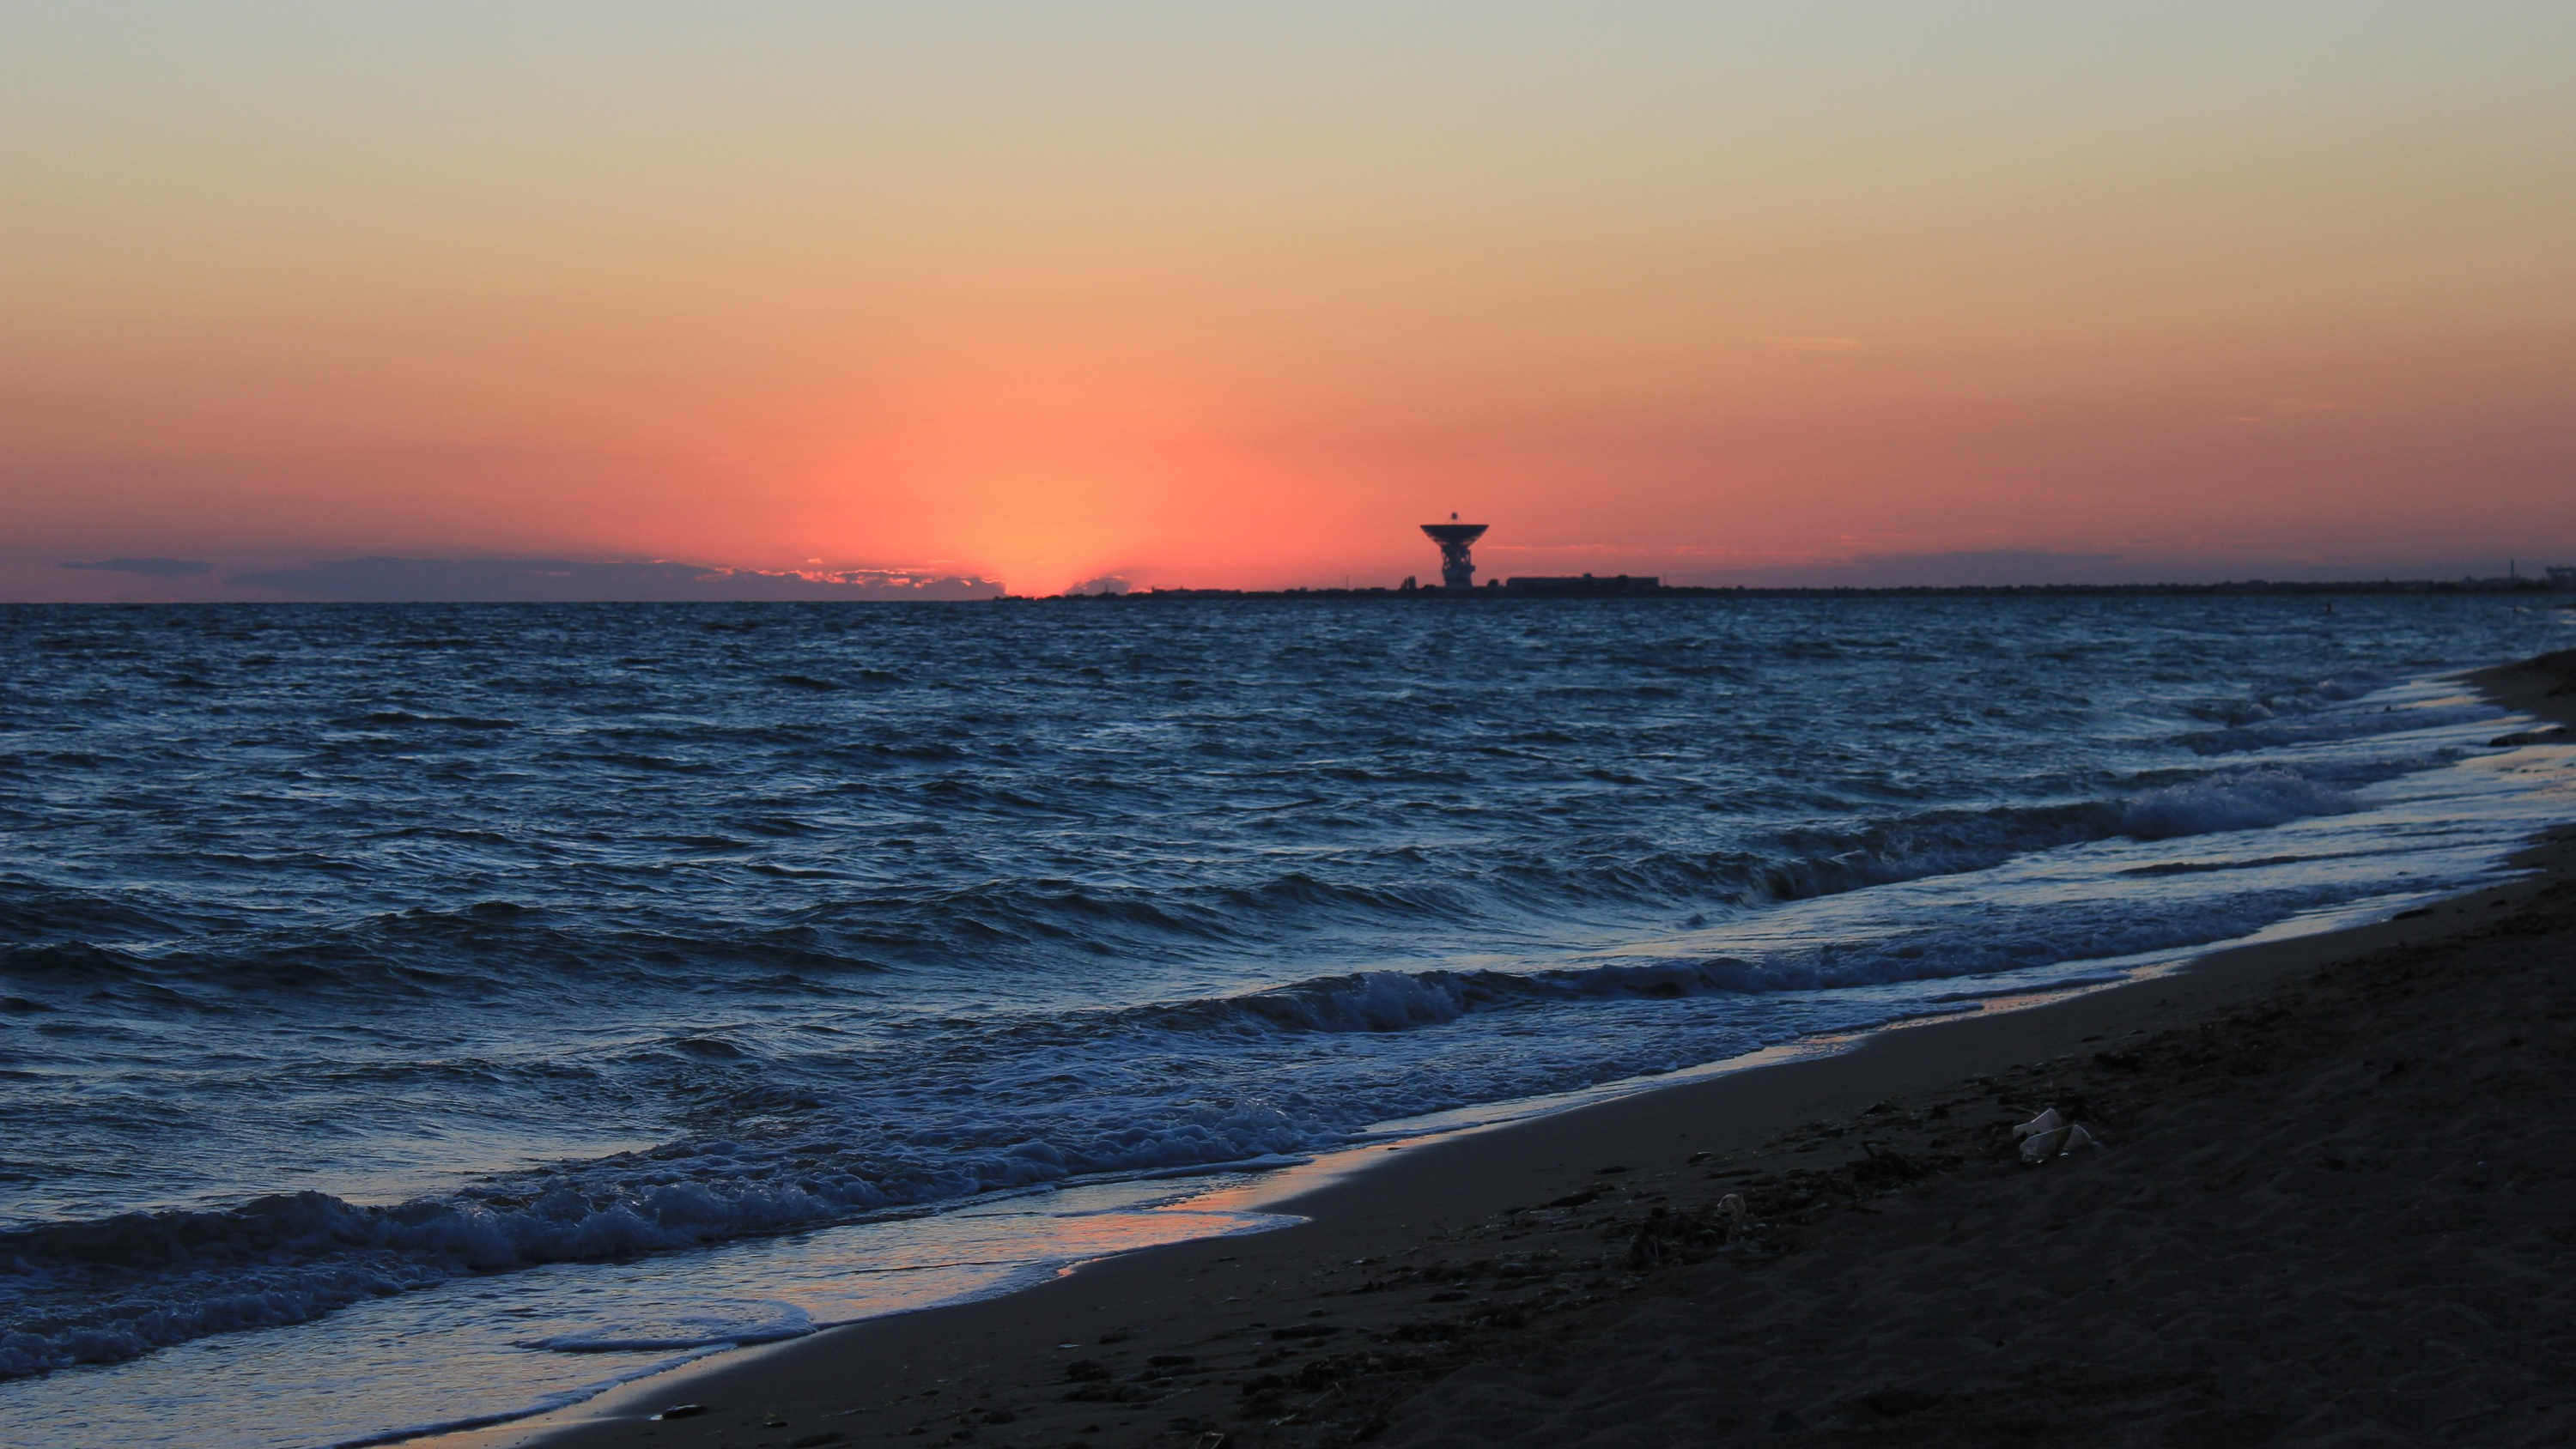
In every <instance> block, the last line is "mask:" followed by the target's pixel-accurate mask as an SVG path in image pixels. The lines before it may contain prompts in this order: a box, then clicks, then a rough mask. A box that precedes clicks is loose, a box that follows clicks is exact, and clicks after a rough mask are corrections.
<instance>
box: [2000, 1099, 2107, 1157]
mask: <svg viewBox="0 0 2576 1449" xmlns="http://www.w3.org/2000/svg"><path fill="white" fill-rule="evenodd" d="M2013 1140H2014V1141H2016V1142H2019V1143H2020V1144H2021V1160H2022V1164H2023V1165H2024V1166H2027V1167H2037V1166H2038V1165H2039V1164H2041V1163H2043V1162H2046V1161H2047V1160H2048V1159H2050V1158H2052V1157H2059V1156H2063V1155H2064V1154H2066V1153H2069V1152H2074V1151H2077V1150H2079V1149H2081V1148H2086V1147H2096V1146H2099V1145H2101V1141H2102V1137H2101V1134H2100V1133H2098V1132H2096V1131H2094V1130H2093V1129H2092V1128H2090V1127H2087V1126H2085V1125H2084V1124H2083V1123H2081V1122H2070V1121H2068V1120H2067V1119H2066V1117H2065V1115H2064V1114H2062V1113H2060V1112H2059V1111H2058V1110H2057V1109H2056V1108H2055V1107H2051V1108H2049V1109H2048V1110H2047V1111H2045V1112H2042V1113H2040V1114H2039V1115H2038V1116H2036V1117H2033V1118H2031V1119H2030V1120H2029V1121H2027V1122H2024V1123H2022V1124H2021V1125H2020V1126H2018V1127H2015V1128H2014V1129H2013Z"/></svg>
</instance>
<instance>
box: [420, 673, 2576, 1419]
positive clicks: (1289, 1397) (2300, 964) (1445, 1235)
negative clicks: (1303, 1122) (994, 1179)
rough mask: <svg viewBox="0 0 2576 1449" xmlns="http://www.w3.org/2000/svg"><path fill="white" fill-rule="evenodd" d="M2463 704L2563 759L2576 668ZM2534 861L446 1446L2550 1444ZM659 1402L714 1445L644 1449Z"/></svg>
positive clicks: (2558, 1333)
mask: <svg viewBox="0 0 2576 1449" xmlns="http://www.w3.org/2000/svg"><path fill="white" fill-rule="evenodd" d="M2477 682H2478V683H2479V684H2480V685H2481V686H2482V687H2485V688H2487V689H2488V690H2489V691H2490V692H2492V693H2494V694H2495V695H2496V696H2497V697H2498V698H2499V699H2501V700H2503V701H2504V702H2506V703H2509V704H2512V705H2514V706H2515V707H2517V708H2523V709H2530V710H2534V711H2536V712H2541V713H2544V714H2546V715H2547V716H2549V717H2550V718H2553V719H2557V720H2561V721H2565V720H2569V719H2571V718H2576V652H2572V653H2570V654H2564V655H2553V656H2549V657H2548V658H2546V659H2543V660H2538V661H2532V662H2531V663H2530V664H2528V665H2524V666H2517V667H2515V668H2514V669H2511V670H2502V671H2489V672H2487V673H2486V674H2483V675H2480V676H2478V677H2477ZM2526 863H2527V864H2529V865H2530V866H2531V867H2533V868H2534V870H2535V872H2536V874H2535V875H2534V876H2533V877H2531V878H2528V879H2526V880H2523V881H2518V882H2516V883H2514V884H2512V885H2509V886H2505V887H2501V888H2499V889H2496V890H2491V891H2486V892H2480V893H2477V894H2475V895H2471V896H2465V897H2462V898H2459V899H2457V900H2453V901H2448V902H2444V903H2442V904H2441V905H2439V906H2437V907H2434V908H2432V909H2430V910H2426V911H2413V912H2408V913H2406V914H2405V915H2404V916H2402V917H2400V918H2399V919H2396V920H2392V921H2388V922H2384V923H2380V924H2376V925H2371V926H2366V927H2362V928H2359V929H2355V930H2349V931H2343V932H2337V933H2334V934H2332V935H2325V936H2315V937H2309V938H2305V939H2300V940H2292V941H2284V942H2277V943H2271V944H2266V945H2261V946H2256V947H2250V948H2245V949H2241V950H2236V951H2229V952H2223V953H2219V954H2216V955H2213V956H2210V957H2206V958H2203V959H2202V960H2200V961H2198V962H2196V963H2194V964H2193V966H2192V967H2191V968H2190V969H2188V970H2187V971H2183V972H2180V973H2177V974H2173V975H2168V976H2164V977H2160V978H2156V979H2150V980H2144V981H2138V982H2133V983H2130V984H2126V985H2122V986H2117V987H2112V988H2108V989H2102V990H2095V991H2092V992H2090V993H2088V994H2084V995H2079V996H2075V997H2072V998H2068V999H2063V1000H2058V1001H2054V1002H2051V1003H2048V1004H2044V1005H2038V1006H2034V1007H2031V1008H2029V1009H2026V1010H2018V1011H2009V1012H2005V1011H1992V1010H1990V1011H1987V1012H1982V1013H1979V1014H1977V1015H1974V1016H1969V1017H1965V1018H1945V1019H1942V1020H1939V1021H1936V1022H1932V1023H1926V1024H1921V1025H1916V1026H1911V1027H1906V1028H1901V1029H1897V1030H1892V1031H1887V1032H1883V1033H1880V1034H1878V1035H1876V1036H1873V1037H1871V1038H1868V1039H1866V1040H1865V1041H1863V1042H1862V1043H1861V1044H1859V1045H1858V1046H1856V1047H1855V1048H1853V1049H1852V1050H1850V1051H1848V1052H1844V1053H1841V1054H1838V1055H1832V1056H1826V1057H1822V1058H1816V1059H1809V1060H1801V1061H1792V1062H1788V1063H1784V1064H1779V1065H1770V1066H1762V1067H1757V1068H1753V1069H1750V1070H1745V1071H1741V1072H1736V1073H1732V1074H1726V1075H1721V1076H1716V1077H1713V1078H1708V1079H1704V1080H1699V1081H1694V1082H1690V1083H1686V1084H1682V1085H1677V1086H1673V1087H1669V1088H1665V1089H1662V1090H1656V1091H1651V1092H1646V1093H1641V1094H1639V1095H1635V1096H1631V1097H1626V1098H1621V1099H1616V1100H1612V1101H1608V1102H1604V1103H1600V1104H1597V1105H1593V1106H1588V1107H1583V1108H1579V1109H1576V1110H1572V1111H1568V1112H1565V1113H1561V1114H1558V1115H1555V1116H1550V1117H1544V1118H1540V1119H1536V1120H1532V1121H1526V1122H1522V1123H1518V1124H1514V1125H1511V1126H1508V1127H1503V1128H1498V1129H1494V1130H1491V1131H1485V1132H1478V1133H1471V1134H1464V1135H1460V1136H1457V1137H1452V1138H1448V1139H1443V1140H1440V1141H1436V1142H1430V1143H1425V1144H1420V1145H1416V1146H1412V1147H1406V1148H1402V1149H1399V1150H1396V1151H1391V1152H1380V1153H1376V1154H1372V1155H1374V1156H1376V1157H1378V1158H1379V1159H1380V1160H1379V1161H1378V1162H1377V1163H1376V1164H1375V1165H1374V1166H1372V1167H1371V1168H1370V1169H1369V1170H1367V1171H1365V1172H1359V1173H1347V1172H1346V1173H1342V1174H1340V1175H1339V1176H1337V1177H1333V1178H1332V1179H1331V1180H1329V1181H1325V1182H1323V1183H1322V1185H1320V1186H1316V1187H1314V1188H1312V1189H1311V1190H1307V1191H1304V1192H1302V1193H1301V1194H1299V1195H1295V1196H1292V1197H1290V1198H1288V1199H1287V1200H1286V1201H1285V1202H1282V1203H1279V1204H1277V1207H1278V1209H1279V1210H1282V1211H1288V1212H1293V1213H1297V1214H1300V1215H1303V1216H1306V1217H1307V1218H1309V1219H1310V1221H1309V1222H1307V1223H1306V1224H1304V1225H1301V1226H1298V1227H1294V1228H1289V1229H1285V1230H1282V1231H1278V1232H1273V1233H1266V1234H1261V1235H1257V1236H1252V1237H1237V1238H1228V1239H1220V1240H1204V1241H1200V1242H1194V1243H1185V1244H1180V1245H1176V1246H1173V1247H1168V1248H1161V1249H1155V1250H1151V1251H1148V1252H1144V1253H1138V1254H1134V1255H1130V1256H1127V1257H1121V1258H1115V1259H1110V1260H1106V1261H1103V1262H1099V1263H1094V1264H1091V1265H1089V1266H1086V1267H1084V1268H1082V1269H1081V1270H1079V1271H1077V1272H1074V1273H1072V1274H1070V1275H1068V1276H1066V1277H1064V1278H1061V1279H1058V1280H1056V1281H1054V1282H1052V1283H1049V1284H1046V1285H1043V1286H1041V1287H1038V1288H1035V1289H1031V1290H1029V1291H1026V1292H1022V1293H1018V1294H1013V1295H1010V1296H1008V1297H1004V1298H999V1299H994V1300H989V1301H986V1302H982V1303H974V1304H967V1305H962V1306H958V1307H954V1308H946V1309H939V1310H934V1311H931V1312H926V1313H920V1314H913V1315H907V1316H904V1317H899V1318H891V1319H881V1320H876V1321H872V1322H868V1323H862V1324H856V1325H852V1326H849V1327H846V1328H841V1329H835V1330H831V1331H828V1332H825V1333H822V1334H817V1335H815V1336H813V1337H811V1338H807V1339H803V1340H799V1341H797V1342H794V1343H789V1344H782V1345H777V1346H774V1347H771V1348H767V1349H762V1350H757V1351H751V1352H746V1353H743V1354H740V1355H732V1356H728V1357H726V1358H725V1359H723V1360H720V1361H718V1362H717V1363H716V1364H714V1365H712V1366H710V1367H708V1368H706V1369H704V1370H702V1371H698V1372H693V1373H689V1374H685V1375H675V1376H671V1377H667V1378H662V1379H656V1380H651V1381H648V1382H646V1383H644V1384H641V1385H638V1386H635V1387H633V1388H630V1389H628V1390H625V1391H621V1392H620V1393H618V1394H616V1395H612V1396H610V1397H607V1398H603V1399H601V1400H597V1401H594V1402H592V1403H590V1404H587V1405H584V1406H582V1407H580V1408H578V1409H575V1410H571V1411H568V1412H567V1413H566V1414H565V1415H562V1416H558V1417H556V1418H553V1419H549V1420H542V1421H529V1422H527V1423H523V1424H519V1425H515V1426H511V1427H509V1428H506V1429H502V1430H496V1431H487V1432H486V1433H483V1434H478V1435H473V1436H466V1437H467V1438H468V1439H469V1440H470V1442H473V1443H475V1444H478V1445H481V1444H492V1445H501V1444H512V1445H516V1444H536V1443H543V1444H544V1445H546V1446H548V1449H592V1446H607V1445H619V1446H630V1449H636V1446H649V1449H696V1446H733V1449H755V1446H774V1449H788V1446H805V1449H813V1446H819V1445H826V1444H875V1443H923V1444H936V1443H963V1442H974V1443H983V1444H1014V1445H1048V1446H1065V1445H1070V1444H1075V1443H1081V1444H1085V1445H1089V1446H1093V1449H1109V1446H1130V1445H1147V1444H1154V1445H1203V1446H1210V1449H1213V1446H1215V1445H1217V1444H1218V1443H1220V1442H1221V1443H1223V1444H1225V1445H1227V1446H1243V1449H1251V1446H1271V1445H1280V1446H1286V1445H1327V1444H1344V1443H1351V1442H1355V1441H1358V1440H1361V1439H1369V1440H1372V1441H1374V1442H1379V1443H1386V1444H1404V1445H1434V1444H1436V1445H1443V1446H1447V1445H1459V1446H1464V1445H1470V1444H1474V1445H1486V1444H1508V1445H1522V1444H1525V1445H1533V1446H1535V1445H1569V1444H1586V1445H1593V1444H1598V1445H1637V1446H1647V1445H1670V1444H1699V1443H1733V1442H1738V1441H1742V1442H1748V1443H1761V1444H1778V1445H1806V1444H1827V1443H1830V1444H1862V1443H1866V1444H1962V1445H1966V1444H1978V1445H1986V1444H2031V1445H2043V1444H2069V1445H2075V1444H2082V1445H2122V1444H2142V1445H2145V1444H2152V1445H2168V1446H2182V1449H2191V1446H2227V1445H2255V1444H2294V1443H2295V1444H2324V1443H2332V1444H2524V1443H2559V1442H2565V1441H2566V1440H2567V1439H2568V1437H2569V1436H2570V1435H2571V1434H2576V1165H2571V1151H2570V1149H2569V1147H2568V1146H2567V1145H2566V1132H2565V1129H2564V1127H2563V1125H2562V1124H2564V1123H2565V1122H2567V1121H2568V1120H2569V1119H2570V1118H2571V1117H2576V831H2568V832H2562V833H2560V834H2559V835H2556V836H2554V837H2553V838H2551V839H2549V840H2547V841H2544V842H2541V843H2539V844H2537V845H2535V847H2534V848H2533V849H2532V851H2531V852H2530V853H2529V854H2528V856H2527V857H2526ZM2047 1107H2057V1108H2060V1109H2063V1110H2064V1111H2066V1112H2068V1113H2070V1114H2072V1115H2075V1116H2078V1117H2080V1118H2082V1119H2083V1120H2085V1121H2087V1122H2090V1123H2093V1124H2096V1125H2097V1126H2099V1127H2100V1128H2101V1129H2102V1131H2103V1133H2104V1134H2105V1136H2106V1137H2107V1139H2108V1142H2109V1145H2108V1146H2106V1147H2102V1148H2099V1149H2096V1150H2090V1151H2085V1152H2080V1153H2075V1154H2071V1155H2068V1156H2065V1157H2061V1158H2057V1159H2055V1160H2053V1161H2051V1162H2049V1163H2047V1164H2046V1165H2044V1166H2040V1167H2035V1168H2034V1167H2025V1166H2023V1165H2022V1164H2021V1163H2020V1162H2019V1160H2018V1158H2017V1156H2016V1155H2015V1153H2014V1151H2013V1147H2012V1143H2011V1140H2010V1129H2011V1125H2012V1124H2013V1123H2015V1122H2018V1121H2021V1120H2024V1119H2026V1118H2028V1117H2030V1116H2032V1115H2034V1114H2035V1113H2036V1112H2038V1111H2039V1110H2041V1109H2043V1108H2047ZM1314 1175H1315V1174H1310V1176H1314ZM1294 1186H1295V1184H1294V1183H1291V1184H1287V1185H1285V1186H1284V1187H1283V1186H1280V1185H1274V1186H1273V1187H1271V1188H1270V1189H1269V1191H1271V1192H1273V1193H1276V1192H1279V1191H1283V1190H1293V1189H1294ZM675 1403H690V1404H696V1405H702V1406H704V1411H703V1412H701V1413H698V1414H695V1415H693V1416H690V1417H686V1418H679V1419H673V1420H667V1421H658V1422H657V1421H654V1420H653V1419H651V1418H650V1417H649V1416H650V1415H651V1414H652V1413H653V1412H654V1411H655V1410H657V1409H660V1408H663V1407H665V1406H668V1405H671V1404H675ZM1219 1435H1222V1436H1224V1438H1223V1439H1222V1440H1219V1439H1217V1438H1216V1437H1215V1436H1219ZM450 1442H456V1441H450Z"/></svg>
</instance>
